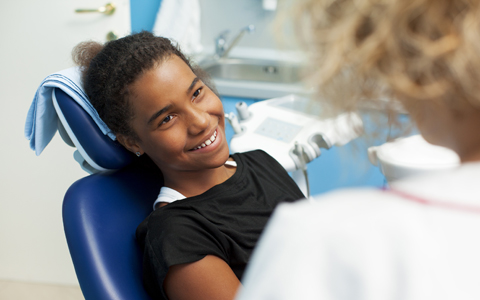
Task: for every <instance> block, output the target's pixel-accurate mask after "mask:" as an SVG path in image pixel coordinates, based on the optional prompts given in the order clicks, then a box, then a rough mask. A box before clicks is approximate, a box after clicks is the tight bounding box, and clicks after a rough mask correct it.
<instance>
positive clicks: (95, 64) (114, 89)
mask: <svg viewBox="0 0 480 300" xmlns="http://www.w3.org/2000/svg"><path fill="white" fill-rule="evenodd" d="M172 55H176V56H178V57H180V58H181V59H182V60H183V61H184V62H185V63H186V64H187V65H188V66H189V67H190V69H191V70H192V71H193V72H194V73H195V74H196V75H197V76H198V77H199V78H200V79H201V80H202V81H203V82H204V83H205V84H206V85H207V86H209V87H210V88H211V89H212V90H213V91H214V92H215V89H214V87H213V85H212V84H211V82H210V80H209V77H208V75H207V74H206V73H205V72H204V71H203V70H201V69H200V68H198V67H196V66H193V65H192V64H191V63H190V61H189V59H188V58H187V57H186V56H185V55H184V54H183V53H182V52H181V51H180V49H179V48H178V47H177V46H175V45H173V44H172V42H171V41H170V40H169V39H166V38H163V37H158V36H154V35H153V34H152V33H150V32H147V31H143V32H140V33H136V34H132V35H129V36H126V37H124V38H121V39H118V40H114V41H110V42H107V43H106V44H105V45H102V44H100V43H97V42H92V41H88V42H83V43H80V44H78V45H77V46H76V47H75V48H74V49H73V51H72V57H73V60H74V62H75V63H76V64H77V65H79V66H80V67H81V69H82V75H83V78H82V79H83V88H84V90H85V92H86V93H87V95H88V97H89V100H90V102H91V103H92V105H93V107H94V108H95V109H96V110H97V112H98V114H99V116H100V118H101V119H102V120H103V121H104V122H105V123H106V124H107V126H108V127H109V128H110V129H111V130H112V131H113V132H114V133H115V134H122V135H124V136H127V137H132V138H135V139H136V138H137V135H136V134H135V132H134V131H133V129H132V127H131V125H130V123H131V120H132V118H133V111H132V109H131V103H130V101H132V100H133V99H132V98H131V97H129V96H130V94H129V86H130V85H131V84H132V83H133V82H135V80H137V79H138V78H139V77H140V76H141V75H142V74H144V73H145V72H146V71H148V70H151V69H152V68H153V67H155V66H156V65H157V64H158V63H161V62H162V61H164V60H166V59H168V58H169V57H170V56H172ZM215 93H216V92H215Z"/></svg>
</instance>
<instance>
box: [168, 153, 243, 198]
mask: <svg viewBox="0 0 480 300" xmlns="http://www.w3.org/2000/svg"><path fill="white" fill-rule="evenodd" d="M229 160H232V159H231V158H230V159H229ZM235 171H236V168H235V167H231V166H227V165H221V166H220V167H218V168H215V169H205V170H201V171H196V172H181V173H176V174H174V175H173V174H164V177H165V179H164V182H165V186H166V187H169V188H171V189H174V190H176V191H177V192H179V193H181V194H182V195H184V196H185V197H187V198H188V197H193V196H197V195H200V194H203V193H204V192H206V191H208V190H209V189H211V188H212V187H214V186H216V185H219V184H221V183H223V182H225V181H227V180H228V179H229V178H230V177H232V176H233V174H235Z"/></svg>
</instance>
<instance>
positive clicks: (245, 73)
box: [202, 58, 301, 83]
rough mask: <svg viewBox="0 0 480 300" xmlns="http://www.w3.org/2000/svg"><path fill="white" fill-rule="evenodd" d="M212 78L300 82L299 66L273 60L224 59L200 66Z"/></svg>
mask: <svg viewBox="0 0 480 300" xmlns="http://www.w3.org/2000/svg"><path fill="white" fill-rule="evenodd" d="M202 68H203V70H205V71H206V72H207V73H208V74H210V76H211V77H213V78H219V79H226V80H246V81H262V82H274V83H297V82H300V81H301V77H300V73H301V65H300V64H297V63H290V62H279V61H275V60H263V59H262V60H260V59H239V58H226V59H219V60H217V61H213V62H206V63H204V65H202Z"/></svg>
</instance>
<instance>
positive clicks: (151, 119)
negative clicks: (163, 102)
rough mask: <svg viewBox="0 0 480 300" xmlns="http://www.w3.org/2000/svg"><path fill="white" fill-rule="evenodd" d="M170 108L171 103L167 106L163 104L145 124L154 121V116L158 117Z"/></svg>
mask: <svg viewBox="0 0 480 300" xmlns="http://www.w3.org/2000/svg"><path fill="white" fill-rule="evenodd" d="M170 108H172V105H171V104H169V105H167V106H165V107H164V108H162V109H161V110H159V111H157V112H156V113H154V114H153V115H152V116H151V117H150V119H149V120H148V122H147V125H150V124H151V123H152V122H153V121H155V119H156V118H158V117H160V116H161V115H163V114H164V113H165V112H166V111H168V110H169V109H170Z"/></svg>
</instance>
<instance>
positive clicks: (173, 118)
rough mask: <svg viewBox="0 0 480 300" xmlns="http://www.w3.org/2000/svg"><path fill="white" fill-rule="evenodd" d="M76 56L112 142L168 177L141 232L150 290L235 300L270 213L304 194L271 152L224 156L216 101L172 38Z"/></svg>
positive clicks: (82, 50) (122, 43)
mask: <svg viewBox="0 0 480 300" xmlns="http://www.w3.org/2000/svg"><path fill="white" fill-rule="evenodd" d="M73 55H74V60H75V61H76V62H77V64H79V65H80V66H82V69H83V75H84V76H83V82H84V89H85V91H86V93H87V95H88V96H89V98H90V101H91V103H92V105H93V106H94V107H95V108H96V110H97V111H98V113H99V115H100V117H101V118H102V119H103V120H104V122H105V123H106V124H107V125H108V126H109V127H110V129H111V130H112V131H114V132H115V134H116V136H117V140H118V141H119V142H120V143H121V144H122V145H123V146H124V147H125V148H126V149H128V150H129V151H131V152H133V153H135V154H136V155H137V156H142V155H146V156H148V157H149V158H150V159H151V160H152V161H153V162H154V163H155V164H156V165H157V166H158V168H159V169H160V170H161V171H162V174H163V176H164V185H165V186H164V187H162V189H161V191H160V195H159V197H158V199H157V201H156V202H155V210H154V211H153V212H152V213H151V214H150V216H148V217H147V218H146V219H145V220H144V222H142V224H140V226H139V227H138V228H137V239H138V241H139V243H140V244H141V246H142V247H143V251H144V284H145V287H146V288H147V290H148V292H149V293H150V294H151V295H152V297H154V298H155V299H233V297H234V295H235V293H236V291H237V289H238V287H239V285H240V279H241V277H242V275H243V271H244V269H245V266H246V264H247V262H248V260H249V257H250V255H251V252H252V250H253V247H254V246H255V244H256V242H257V240H258V238H259V236H260V233H261V232H262V230H263V228H264V226H265V224H266V222H267V220H268V218H269V216H270V214H271V213H272V211H273V209H274V208H275V206H276V205H277V204H278V203H280V202H284V201H287V202H291V201H294V200H297V199H300V198H303V197H304V196H303V194H302V193H301V191H300V190H299V189H298V187H297V186H296V184H295V183H294V182H293V180H292V179H291V178H290V177H289V175H288V174H287V173H286V171H285V170H284V169H283V168H282V166H281V165H279V164H278V163H277V162H276V161H275V160H274V159H273V158H272V157H270V156H269V155H268V154H266V153H264V152H262V151H252V152H247V153H239V154H233V155H230V154H229V149H228V144H227V140H226V137H225V118H224V111H223V106H222V102H221V101H220V99H219V97H218V95H217V94H216V93H215V92H214V90H213V89H212V88H211V85H210V84H209V82H208V80H207V78H206V76H205V74H204V73H203V72H202V71H201V70H200V69H198V68H195V67H193V66H192V65H191V64H190V62H189V60H188V59H187V58H186V57H185V56H184V55H183V54H182V53H181V52H180V51H179V50H178V49H177V48H176V47H175V46H173V45H172V43H171V42H170V41H169V40H168V39H165V38H161V37H155V36H153V35H152V34H150V33H148V32H142V33H138V34H134V35H131V36H127V37H125V38H122V39H119V40H116V41H112V42H109V43H107V44H105V45H100V44H98V43H94V42H86V43H82V44H80V45H78V46H77V47H76V48H75V49H74V53H73ZM152 202H153V199H152Z"/></svg>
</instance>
